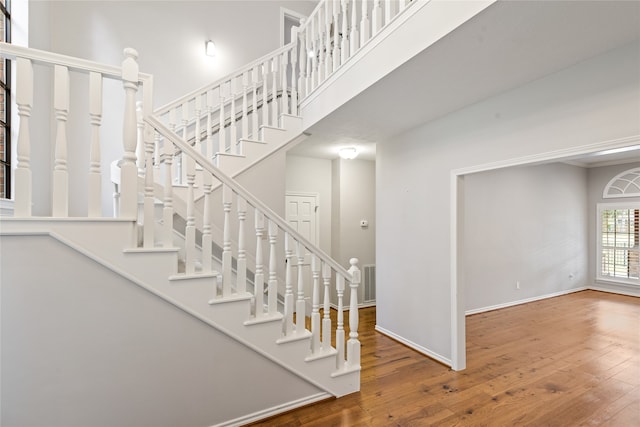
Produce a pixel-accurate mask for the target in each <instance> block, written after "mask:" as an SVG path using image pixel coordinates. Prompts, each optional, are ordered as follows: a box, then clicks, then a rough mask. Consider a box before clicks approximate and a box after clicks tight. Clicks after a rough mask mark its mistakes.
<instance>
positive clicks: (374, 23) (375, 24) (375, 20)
mask: <svg viewBox="0 0 640 427" xmlns="http://www.w3.org/2000/svg"><path fill="white" fill-rule="evenodd" d="M380 1H381V0H374V2H373V11H372V12H371V37H373V36H375V35H376V34H378V31H380V28H382V8H381V7H380Z"/></svg>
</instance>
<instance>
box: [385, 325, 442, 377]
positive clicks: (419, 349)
mask: <svg viewBox="0 0 640 427" xmlns="http://www.w3.org/2000/svg"><path fill="white" fill-rule="evenodd" d="M376 331H378V332H380V333H381V334H383V335H386V336H388V337H389V338H393V339H394V340H396V341H398V342H400V343H402V344H404V345H406V346H407V347H409V348H411V349H413V350H415V351H417V352H418V353H422V354H424V355H425V356H428V357H430V358H432V359H434V360H437V361H438V362H440V363H443V364H445V365H447V366H449V367H450V366H451V359H448V358H446V357H444V356H442V355H440V354H438V353H436V352H433V351H431V350H429V349H428V348H425V347H422V346H421V345H419V344H416V343H414V342H413V341H409V340H408V339H406V338H403V337H401V336H400V335H397V334H395V333H393V332H391V331H388V330H386V329H385V328H383V327H381V326H378V325H376Z"/></svg>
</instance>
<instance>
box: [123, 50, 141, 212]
mask: <svg viewBox="0 0 640 427" xmlns="http://www.w3.org/2000/svg"><path fill="white" fill-rule="evenodd" d="M124 55H125V60H124V61H123V62H122V81H123V86H124V91H125V104H124V124H123V145H124V155H123V156H122V164H121V166H120V217H122V218H131V219H133V218H136V216H137V215H136V213H137V210H138V171H137V169H136V142H137V132H136V92H137V90H138V63H137V62H136V59H137V58H138V52H136V51H135V50H134V49H131V48H126V49H125V50H124Z"/></svg>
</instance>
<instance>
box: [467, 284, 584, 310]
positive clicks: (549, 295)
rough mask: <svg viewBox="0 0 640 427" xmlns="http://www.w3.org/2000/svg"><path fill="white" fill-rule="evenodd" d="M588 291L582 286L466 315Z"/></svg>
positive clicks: (484, 308)
mask: <svg viewBox="0 0 640 427" xmlns="http://www.w3.org/2000/svg"><path fill="white" fill-rule="evenodd" d="M587 289H591V288H589V287H586V286H582V287H580V288H573V289H567V290H564V291H560V292H554V293H551V294H545V295H539V296H536V297H531V298H525V299H521V300H517V301H509V302H505V303H502V304H496V305H490V306H488V307H480V308H474V309H473V310H467V311H465V312H464V314H465V315H466V316H470V315H472V314H478V313H484V312H487V311H493V310H499V309H501V308H507V307H513V306H514V305H520V304H526V303H529V302H534V301H539V300H543V299H547V298H553V297H559V296H561V295H568V294H572V293H574V292H580V291H586V290H587Z"/></svg>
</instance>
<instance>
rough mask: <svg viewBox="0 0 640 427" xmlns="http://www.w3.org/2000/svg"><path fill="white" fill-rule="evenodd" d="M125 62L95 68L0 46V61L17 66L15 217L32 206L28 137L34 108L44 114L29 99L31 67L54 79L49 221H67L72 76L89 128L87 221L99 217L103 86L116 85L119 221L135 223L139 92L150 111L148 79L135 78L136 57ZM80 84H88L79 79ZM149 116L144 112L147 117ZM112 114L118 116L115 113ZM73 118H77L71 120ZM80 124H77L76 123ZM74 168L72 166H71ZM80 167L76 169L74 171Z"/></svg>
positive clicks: (127, 53)
mask: <svg viewBox="0 0 640 427" xmlns="http://www.w3.org/2000/svg"><path fill="white" fill-rule="evenodd" d="M124 55H125V59H124V61H123V63H122V66H121V67H116V66H111V65H105V64H99V63H97V62H92V61H87V60H84V59H79V58H74V57H70V56H66V55H59V54H55V53H51V52H46V51H42V50H36V49H29V48H25V47H21V46H15V45H11V44H6V43H0V56H2V57H4V58H8V59H11V60H15V61H16V71H17V72H16V88H15V91H14V93H15V101H16V104H17V106H18V115H19V117H20V128H19V131H18V141H17V145H16V148H17V166H16V170H15V176H14V180H15V181H14V182H15V193H14V194H15V205H14V215H15V216H18V217H30V216H31V215H32V205H33V202H34V200H33V180H32V170H31V152H32V141H31V136H30V127H31V123H30V118H31V112H32V110H33V108H34V107H36V108H40V109H43V110H45V109H48V108H50V106H49V105H44V104H43V103H42V102H41V99H39V98H37V97H34V95H37V94H36V93H34V67H33V65H34V64H38V65H40V66H42V67H43V68H45V69H47V70H48V72H50V73H52V74H53V111H51V112H50V114H51V116H55V127H56V138H55V144H54V153H55V160H54V162H55V166H54V170H53V172H52V183H53V187H52V196H51V198H52V206H51V216H53V217H67V216H69V161H70V160H69V155H68V140H67V125H68V120H69V117H73V116H74V115H73V114H70V91H71V85H72V84H80V83H78V82H77V81H76V79H72V78H71V77H72V76H73V74H82V75H86V76H88V85H87V87H85V89H86V91H87V92H88V93H89V111H88V114H87V115H86V116H85V119H84V120H86V122H85V123H86V124H89V125H90V128H91V138H90V147H91V150H90V158H89V159H86V160H87V162H86V163H87V165H88V168H87V169H88V170H87V172H88V179H87V180H88V183H89V188H88V194H87V199H88V206H87V212H88V216H89V217H100V216H102V202H101V193H102V192H101V183H102V174H103V170H104V167H103V166H102V165H101V163H102V162H101V158H100V152H101V141H100V129H101V122H102V108H103V98H102V92H103V86H104V80H105V79H110V80H116V81H118V82H121V83H122V85H123V92H124V94H125V105H123V106H122V110H121V111H120V116H121V117H122V125H123V149H124V156H123V158H122V160H121V162H120V167H121V170H122V177H123V182H126V183H127V184H126V185H123V186H122V188H121V192H120V203H119V206H120V209H119V212H118V213H117V215H118V216H120V217H123V218H129V219H134V218H136V217H137V209H138V206H137V204H138V203H137V202H138V201H137V197H138V196H137V185H136V180H137V174H138V171H137V168H136V163H135V162H136V144H137V134H136V133H137V132H136V126H137V125H136V121H137V120H136V107H135V104H136V97H137V96H138V95H137V91H138V87H139V86H141V88H142V99H143V101H144V104H145V105H147V106H149V107H147V109H150V106H151V105H153V92H152V87H153V77H152V76H151V75H149V74H144V73H140V72H139V71H138V64H137V62H136V58H137V56H138V53H137V52H136V51H135V50H133V49H125V51H124ZM78 80H79V81H87V80H86V79H85V80H82V79H78ZM149 113H150V111H148V112H147V114H149ZM116 114H117V113H116ZM76 117H77V116H76ZM79 121H82V119H79ZM74 166H76V165H74ZM80 167H82V166H80V165H78V168H80Z"/></svg>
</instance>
